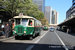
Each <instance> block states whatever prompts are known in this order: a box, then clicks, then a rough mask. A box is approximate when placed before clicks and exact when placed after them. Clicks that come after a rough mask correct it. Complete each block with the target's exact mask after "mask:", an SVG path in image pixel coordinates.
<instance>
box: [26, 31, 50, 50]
mask: <svg viewBox="0 0 75 50" xmlns="http://www.w3.org/2000/svg"><path fill="white" fill-rule="evenodd" d="M48 32H49V31H48ZM48 32H46V33H48ZM46 33H45V34H43V35H42V36H41V37H40V38H39V39H38V40H36V41H35V42H34V43H38V42H39V41H40V40H41V38H43V37H44V36H45V35H46ZM34 46H35V45H31V46H29V47H28V48H27V49H26V50H31V49H32V48H33V47H34Z"/></svg>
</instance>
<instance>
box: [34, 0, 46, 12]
mask: <svg viewBox="0 0 75 50" xmlns="http://www.w3.org/2000/svg"><path fill="white" fill-rule="evenodd" d="M33 2H34V3H36V4H37V5H38V9H39V10H40V11H42V12H44V13H45V0H33Z"/></svg>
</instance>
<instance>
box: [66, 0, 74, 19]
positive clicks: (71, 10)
mask: <svg viewBox="0 0 75 50" xmlns="http://www.w3.org/2000/svg"><path fill="white" fill-rule="evenodd" d="M73 15H75V0H72V6H71V7H70V8H69V9H68V11H67V12H66V19H67V18H69V17H72V16H73Z"/></svg>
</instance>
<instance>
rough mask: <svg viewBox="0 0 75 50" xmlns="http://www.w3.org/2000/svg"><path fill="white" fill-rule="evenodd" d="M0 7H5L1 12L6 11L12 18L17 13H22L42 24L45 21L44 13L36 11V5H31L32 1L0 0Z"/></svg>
mask: <svg viewBox="0 0 75 50" xmlns="http://www.w3.org/2000/svg"><path fill="white" fill-rule="evenodd" d="M0 3H1V4H0V5H1V6H3V7H5V9H4V10H2V11H7V12H9V13H10V14H11V16H12V17H14V16H15V15H18V14H19V13H23V14H24V15H28V16H32V17H34V18H36V19H38V20H40V21H41V22H42V24H44V25H45V23H44V22H46V21H47V19H46V18H45V17H44V13H43V12H42V11H39V10H38V6H37V4H35V3H33V2H32V0H10V1H9V0H7V1H2V0H0Z"/></svg>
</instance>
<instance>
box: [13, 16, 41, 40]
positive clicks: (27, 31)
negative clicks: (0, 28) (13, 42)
mask: <svg viewBox="0 0 75 50" xmlns="http://www.w3.org/2000/svg"><path fill="white" fill-rule="evenodd" d="M13 19H14V31H13V34H14V35H15V39H18V38H20V37H22V36H26V37H28V38H29V39H30V40H32V39H33V37H35V36H36V35H40V32H41V22H40V21H39V20H37V19H35V18H33V17H30V16H22V17H20V16H15V17H14V18H13Z"/></svg>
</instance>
